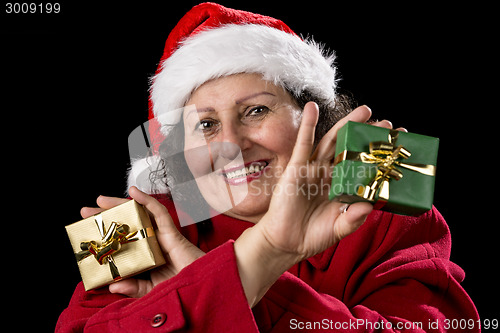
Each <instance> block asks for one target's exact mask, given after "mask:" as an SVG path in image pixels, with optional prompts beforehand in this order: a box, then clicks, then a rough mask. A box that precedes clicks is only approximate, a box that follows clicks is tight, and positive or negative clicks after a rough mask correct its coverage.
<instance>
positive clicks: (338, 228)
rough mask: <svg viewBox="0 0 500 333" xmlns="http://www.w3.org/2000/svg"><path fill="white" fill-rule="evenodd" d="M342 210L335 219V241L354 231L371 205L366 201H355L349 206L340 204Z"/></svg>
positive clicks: (366, 214)
mask: <svg viewBox="0 0 500 333" xmlns="http://www.w3.org/2000/svg"><path fill="white" fill-rule="evenodd" d="M339 209H342V212H341V214H340V215H339V217H338V218H337V220H336V221H335V224H334V233H335V235H336V237H337V241H339V240H341V239H342V238H344V237H346V236H349V235H350V234H352V233H353V232H354V231H356V230H357V229H358V228H359V227H360V226H361V225H362V224H363V223H364V222H365V221H366V218H367V217H368V214H370V213H371V211H372V210H373V206H372V205H371V204H369V203H368V202H357V203H354V204H352V205H350V206H349V207H347V208H346V207H345V206H341V208H339Z"/></svg>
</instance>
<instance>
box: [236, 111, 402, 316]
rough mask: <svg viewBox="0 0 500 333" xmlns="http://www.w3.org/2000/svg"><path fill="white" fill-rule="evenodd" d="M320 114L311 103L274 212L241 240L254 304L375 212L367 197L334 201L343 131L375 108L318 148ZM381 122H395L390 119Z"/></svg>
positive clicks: (242, 265)
mask: <svg viewBox="0 0 500 333" xmlns="http://www.w3.org/2000/svg"><path fill="white" fill-rule="evenodd" d="M318 116H319V110H318V106H317V105H316V104H315V103H311V102H310V103H308V104H306V106H305V107H304V111H303V115H302V122H301V125H300V128H299V132H298V135H297V140H296V144H295V147H294V149H293V153H292V156H291V158H290V161H289V163H288V166H287V168H286V170H285V172H284V173H283V174H282V176H281V178H280V181H279V183H278V186H276V187H275V191H274V192H273V196H272V199H271V203H270V206H269V210H268V212H267V213H266V214H265V215H264V216H263V217H262V219H261V220H260V221H259V223H257V225H256V226H255V227H253V228H250V229H248V230H247V231H245V232H244V233H243V234H242V236H241V237H240V238H238V240H237V241H236V243H235V253H236V256H237V262H238V269H239V272H240V277H241V279H242V283H243V287H244V289H245V293H246V295H247V299H248V301H249V304H250V305H251V306H252V305H254V304H256V302H258V300H259V299H260V297H262V296H263V295H264V293H265V292H266V291H267V288H269V287H270V286H271V285H272V284H273V283H274V281H276V279H277V278H278V277H279V276H280V275H281V274H283V272H285V271H286V270H288V269H289V268H290V267H291V266H293V265H294V264H295V263H298V262H299V261H301V260H304V259H306V258H309V257H311V256H313V255H315V254H317V253H320V252H322V251H324V250H325V249H327V248H328V247H330V246H332V245H333V244H335V243H337V242H338V241H340V240H341V239H342V238H344V237H346V236H348V235H350V234H351V233H353V232H354V231H356V230H357V229H358V228H359V227H360V226H361V225H362V224H363V222H364V221H365V220H366V217H367V216H368V214H369V213H370V212H371V211H372V205H371V204H369V203H367V202H358V203H354V204H351V205H350V206H348V205H346V204H342V203H340V202H337V201H330V200H328V192H329V191H328V190H329V185H330V182H331V177H330V176H331V170H332V160H333V157H334V152H335V142H336V137H337V131H338V130H339V129H340V128H341V127H342V126H343V125H344V124H345V123H346V122H347V121H348V120H352V121H357V122H366V121H367V120H368V119H369V118H370V116H371V111H370V109H369V108H367V107H366V106H362V107H359V108H357V109H355V110H354V111H352V112H351V113H350V114H349V115H348V116H346V117H345V118H343V119H342V120H341V121H339V122H338V123H337V124H336V125H335V126H334V127H332V129H331V130H330V131H329V132H328V133H327V134H326V135H325V136H324V137H323V138H322V140H321V141H320V143H319V144H318V146H317V148H316V150H315V151H314V152H313V143H314V133H315V128H316V123H317V121H318ZM376 125H378V126H383V127H392V125H391V124H390V122H388V121H386V122H380V123H379V124H376ZM290 189H293V190H290Z"/></svg>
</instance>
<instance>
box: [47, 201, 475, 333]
mask: <svg viewBox="0 0 500 333" xmlns="http://www.w3.org/2000/svg"><path fill="white" fill-rule="evenodd" d="M160 201H161V202H162V203H163V204H164V205H165V206H167V208H168V210H169V211H170V213H171V215H172V217H173V218H174V220H176V219H177V214H175V211H174V209H173V205H172V203H171V202H170V201H168V200H167V199H165V198H160ZM212 223H213V227H212V228H211V229H209V230H207V231H206V232H203V233H200V232H198V229H197V228H196V226H195V225H192V226H188V227H184V228H182V229H181V230H182V232H183V234H184V235H185V236H186V237H187V238H188V239H189V240H190V241H191V242H193V243H194V244H196V245H197V246H199V247H200V248H201V249H202V250H203V251H205V252H207V254H206V255H205V256H203V257H201V258H200V259H198V260H197V261H195V262H194V263H192V264H191V265H190V266H188V267H186V268H185V269H183V270H182V271H181V272H180V273H179V274H178V275H177V276H175V277H173V278H171V279H170V280H167V281H165V282H163V283H161V284H159V285H158V286H156V287H155V288H154V289H153V290H152V291H151V292H150V293H148V294H147V295H145V296H144V297H142V298H138V299H135V298H128V297H125V296H122V295H113V294H110V293H109V292H108V289H107V288H102V289H99V290H94V291H89V292H85V291H84V289H83V286H82V284H81V283H80V284H79V285H78V286H77V287H76V290H75V292H74V294H73V297H72V299H71V301H70V303H69V306H68V308H67V309H66V310H64V312H63V313H62V314H61V316H60V317H59V321H58V323H57V327H56V332H80V331H83V330H84V329H85V331H86V332H99V333H102V332H108V331H114V332H118V331H119V332H150V331H151V332H158V331H160V332H170V331H175V330H178V329H182V330H183V331H189V332H204V333H205V332H217V333H221V332H259V331H260V332H290V331H301V330H304V331H307V332H314V331H321V332H327V331H339V330H341V331H352V332H365V331H366V332H371V331H378V330H381V331H385V330H384V329H386V330H387V331H393V330H394V331H396V330H399V329H402V331H412V329H409V328H415V330H416V331H418V329H417V328H418V327H420V328H422V329H423V330H424V331H433V329H434V328H436V329H437V330H436V331H445V328H447V327H448V326H451V325H452V324H453V319H458V320H464V319H466V320H468V319H473V320H474V321H475V324H474V329H473V330H472V331H479V328H478V324H477V323H478V320H479V317H478V314H477V311H476V309H475V307H474V304H473V303H472V301H471V299H470V298H469V296H468V295H467V293H466V292H465V291H464V290H463V289H462V287H461V286H460V282H461V281H462V280H463V279H464V272H463V270H462V269H461V268H460V267H458V266H457V265H455V264H454V263H452V262H450V260H449V258H450V248H451V238H450V233H449V230H448V226H447V225H446V222H445V221H444V219H443V217H442V216H441V214H439V212H438V211H437V210H436V209H435V208H434V209H432V210H431V211H429V212H427V213H426V214H424V215H422V216H420V217H406V216H400V215H393V214H389V213H385V212H381V211H374V212H372V213H371V214H370V216H369V217H368V219H367V221H366V222H365V223H364V224H363V226H362V227H360V228H359V230H357V231H356V232H355V233H353V234H352V235H350V236H348V237H346V238H345V239H343V240H342V241H340V242H339V243H338V244H336V245H334V246H333V247H331V248H329V249H327V250H326V251H325V252H323V253H321V254H318V255H316V256H314V257H312V258H309V259H308V260H305V261H303V262H301V263H299V264H297V265H295V266H293V267H292V268H291V269H290V270H289V271H288V272H286V273H285V274H283V275H282V276H281V277H280V278H279V279H278V281H276V283H275V284H274V285H273V286H272V288H271V289H270V290H269V291H268V292H267V293H266V295H265V296H264V297H263V299H262V300H261V301H260V302H259V303H258V304H257V305H256V306H255V307H254V308H253V309H250V308H249V306H248V303H247V300H246V298H245V294H244V292H243V288H242V286H241V282H240V279H239V276H238V269H237V265H236V258H235V254H234V248H233V241H232V240H234V239H236V238H238V236H239V235H240V234H241V233H242V232H243V231H244V230H245V229H246V228H249V227H251V226H252V225H253V224H252V223H249V222H245V221H240V220H236V219H233V218H230V217H228V216H225V215H220V216H218V217H216V218H213V219H212ZM470 322H472V321H470ZM412 323H415V324H412ZM455 324H456V321H455ZM398 325H400V326H398ZM154 326H156V327H154Z"/></svg>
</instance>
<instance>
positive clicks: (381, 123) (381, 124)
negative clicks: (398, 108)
mask: <svg viewBox="0 0 500 333" xmlns="http://www.w3.org/2000/svg"><path fill="white" fill-rule="evenodd" d="M370 125H372V126H376V127H383V128H389V129H392V123H391V122H390V121H389V120H387V119H384V120H381V121H375V122H373V123H370Z"/></svg>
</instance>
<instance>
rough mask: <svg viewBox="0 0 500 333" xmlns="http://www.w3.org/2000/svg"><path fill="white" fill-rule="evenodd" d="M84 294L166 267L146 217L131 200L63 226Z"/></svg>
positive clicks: (143, 210)
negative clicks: (71, 248) (78, 271)
mask: <svg viewBox="0 0 500 333" xmlns="http://www.w3.org/2000/svg"><path fill="white" fill-rule="evenodd" d="M66 232H67V233H68V237H69V240H70V242H71V246H72V247H73V252H74V253H75V257H76V261H77V263H78V268H79V269H80V275H81V276H82V281H83V284H84V286H85V290H90V289H95V288H98V287H102V286H105V285H107V284H110V283H112V282H115V281H119V280H121V279H124V278H128V277H131V276H133V275H136V274H139V273H142V272H144V271H147V270H149V269H152V268H154V267H158V266H161V265H163V264H165V258H164V257H163V254H162V252H161V249H160V245H159V244H158V241H157V239H156V237H155V232H154V229H153V226H152V224H151V220H150V219H149V215H148V213H147V212H146V211H145V209H144V208H143V207H142V206H141V205H140V204H139V203H137V202H136V201H135V200H130V201H129V202H126V203H124V204H121V205H118V206H116V207H113V208H111V209H108V210H106V211H103V212H101V213H99V214H96V215H94V216H91V217H88V218H86V219H83V220H81V221H79V222H76V223H73V224H70V225H67V226H66Z"/></svg>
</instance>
